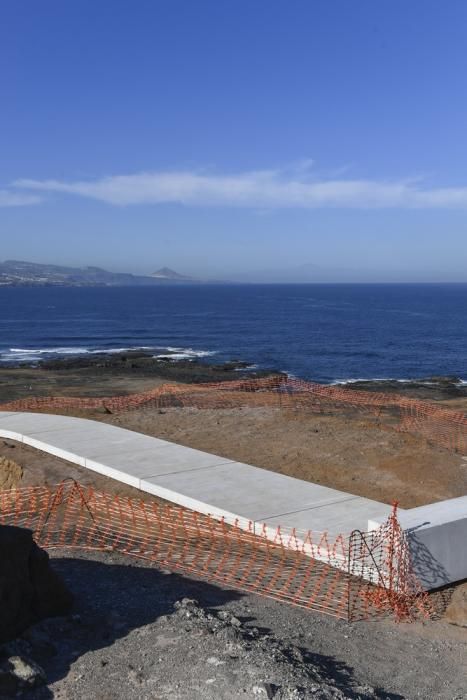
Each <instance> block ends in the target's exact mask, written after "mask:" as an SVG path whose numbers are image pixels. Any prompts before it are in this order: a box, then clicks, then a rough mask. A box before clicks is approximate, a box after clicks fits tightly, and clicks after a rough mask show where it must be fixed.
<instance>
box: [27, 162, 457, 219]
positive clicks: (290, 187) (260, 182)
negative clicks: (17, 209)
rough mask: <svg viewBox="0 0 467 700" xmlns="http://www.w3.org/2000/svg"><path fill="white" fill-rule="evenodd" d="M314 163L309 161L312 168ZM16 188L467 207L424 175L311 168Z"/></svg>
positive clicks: (124, 197) (166, 198)
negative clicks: (314, 173) (378, 175)
mask: <svg viewBox="0 0 467 700" xmlns="http://www.w3.org/2000/svg"><path fill="white" fill-rule="evenodd" d="M310 164H311V163H310V162H308V161H307V162H306V163H305V164H304V165H305V170H308V168H309V166H310ZM13 184H14V186H15V187H17V188H22V189H23V190H24V189H27V190H35V191H41V192H63V193H66V194H75V195H80V196H83V197H89V198H92V199H97V200H99V201H102V202H106V203H108V204H114V205H130V204H164V203H171V204H182V205H186V206H204V207H222V206H232V207H245V208H255V209H280V208H304V209H317V208H324V207H328V208H353V209H383V208H403V209H414V208H419V209H426V208H446V209H447V208H467V187H441V188H424V187H423V183H422V182H421V181H420V180H419V179H410V180H409V179H406V180H399V181H377V180H357V179H344V178H334V179H321V180H319V179H310V177H309V174H308V173H307V172H303V173H300V172H297V171H296V172H294V173H293V172H292V173H291V172H289V171H288V170H287V169H286V170H282V171H280V170H258V171H251V172H243V173H237V174H233V175H228V174H213V173H205V172H196V171H162V172H148V173H138V174H134V175H115V176H111V177H104V178H101V179H98V180H92V181H84V180H82V181H75V182H63V181H60V180H17V181H16V182H15V183H13Z"/></svg>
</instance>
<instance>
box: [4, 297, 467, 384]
mask: <svg viewBox="0 0 467 700" xmlns="http://www.w3.org/2000/svg"><path fill="white" fill-rule="evenodd" d="M128 348H146V349H148V350H150V351H151V352H153V353H154V355H164V353H166V352H172V353H174V355H173V356H174V357H175V359H177V358H187V357H188V358H190V357H193V358H206V361H216V362H221V361H223V360H227V359H240V360H245V361H248V362H249V363H251V365H254V366H257V367H259V368H264V367H268V368H275V369H277V370H283V371H287V372H289V373H291V374H292V375H294V376H296V377H302V378H306V379H311V380H316V381H319V382H325V383H331V382H335V381H349V380H355V379H386V378H391V379H411V378H425V377H429V376H433V375H454V376H456V377H459V378H460V379H461V380H463V381H464V382H465V381H467V284H452V285H448V284H413V285H409V284H395V285H386V284H381V285H369V284H368V285H356V284H340V285H337V284H336V285H330V284H326V285H324V284H323V285H199V286H195V285H189V286H172V285H170V286H160V287H138V288H131V287H126V288H122V287H120V288H66V287H64V288H54V287H44V288H19V287H17V288H8V287H4V288H0V362H2V363H4V364H8V363H12V362H14V363H18V362H34V361H36V360H37V361H38V360H40V359H43V358H50V357H57V356H71V355H78V354H86V353H96V352H99V351H107V352H117V351H118V350H121V349H128Z"/></svg>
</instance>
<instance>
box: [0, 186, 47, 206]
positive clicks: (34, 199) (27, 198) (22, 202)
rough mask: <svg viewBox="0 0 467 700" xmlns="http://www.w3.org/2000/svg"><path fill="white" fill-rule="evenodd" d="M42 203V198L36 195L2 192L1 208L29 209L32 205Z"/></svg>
mask: <svg viewBox="0 0 467 700" xmlns="http://www.w3.org/2000/svg"><path fill="white" fill-rule="evenodd" d="M41 201H42V197H39V196H38V195H35V194H24V193H23V192H11V191H10V190H0V207H27V206H30V205H31V204H39V202H41Z"/></svg>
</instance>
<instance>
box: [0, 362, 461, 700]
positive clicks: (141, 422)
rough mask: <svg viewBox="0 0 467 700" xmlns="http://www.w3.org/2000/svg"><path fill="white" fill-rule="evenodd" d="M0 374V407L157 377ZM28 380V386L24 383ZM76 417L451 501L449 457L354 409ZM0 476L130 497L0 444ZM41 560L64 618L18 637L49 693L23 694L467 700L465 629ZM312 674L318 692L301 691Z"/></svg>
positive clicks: (82, 561) (135, 568) (326, 479)
mask: <svg viewBox="0 0 467 700" xmlns="http://www.w3.org/2000/svg"><path fill="white" fill-rule="evenodd" d="M28 372H32V374H28ZM15 376H16V380H17V382H18V381H19V384H21V382H24V383H23V384H22V388H21V386H19V384H18V383H17V382H16V383H15V382H12V383H10V384H9V385H8V386H7V385H6V383H5V381H3V383H0V401H2V400H3V401H5V400H7V398H12V397H13V396H14V397H15V398H16V397H18V391H19V389H21V391H22V392H23V395H33V394H34V395H38V394H42V395H50V394H61V395H103V394H107V395H111V394H114V395H115V394H118V393H131V392H134V391H142V390H146V389H149V388H152V387H154V386H155V384H156V383H158V382H162V381H164V380H163V379H160V378H159V379H158V378H156V377H152V376H151V377H147V376H126V375H125V376H121V377H118V378H115V377H111V376H110V375H109V376H106V377H103V378H101V380H99V378H98V377H96V376H94V377H89V376H87V375H86V373H82V374H79V373H78V374H74V375H73V376H72V377H70V376H69V375H68V377H67V373H65V372H61V373H59V374H58V375H57V374H56V373H55V375H54V376H52V375H51V374H50V373H48V374H41V373H37V372H36V373H34V371H33V370H27V371H26V370H24V374H23V375H22V376H21V377H19V375H18V374H16V375H15ZM54 377H55V380H56V381H55V384H54V382H53V381H52V379H53V378H54ZM0 379H3V380H4V375H3V376H2V377H0ZM28 380H29V381H34V382H35V384H27V381H28ZM41 382H42V388H41V389H40V391H38V388H39V385H40V384H41ZM29 386H32V389H29ZM51 387H52V390H51ZM454 402H455V403H456V405H455V407H456V408H457V409H460V408H461V407H462V406H463V405H465V399H464V398H462V397H459V398H455V399H452V398H447V399H445V403H446V404H447V405H449V404H454ZM453 407H454V406H453ZM81 415H86V416H87V417H89V418H93V419H96V420H103V421H106V422H109V423H113V424H115V425H121V426H124V427H127V428H130V429H133V430H138V431H141V432H143V433H147V434H150V435H156V436H158V437H162V438H164V439H168V440H172V441H174V442H177V443H180V444H185V445H189V446H191V447H195V448H198V449H203V450H206V451H210V452H213V453H216V454H219V455H222V456H225V457H229V458H231V459H235V460H239V461H244V462H248V463H252V464H255V465H257V466H260V467H264V468H267V469H273V470H277V471H280V472H282V473H286V474H290V475H293V476H297V477H299V478H302V479H309V480H311V481H315V482H318V483H322V484H324V485H328V486H331V487H334V488H340V489H343V490H346V491H349V492H352V493H355V494H359V495H363V496H367V497H370V498H375V499H377V500H382V501H386V502H391V501H392V500H393V499H398V500H400V504H401V506H403V507H411V506H415V505H419V504H422V503H429V502H432V501H435V500H438V499H443V498H449V497H453V496H458V495H464V494H465V493H466V486H467V460H466V459H463V458H462V456H461V455H458V454H455V453H450V452H448V451H447V450H444V449H442V448H438V447H436V446H433V445H430V444H429V443H427V442H426V441H425V440H423V439H422V438H419V437H416V436H412V435H407V434H401V433H396V432H395V431H394V430H392V429H391V427H390V423H389V422H388V423H387V424H386V423H385V422H384V421H383V422H379V423H378V422H376V421H375V419H374V418H372V417H366V416H362V414H358V413H355V414H352V413H351V412H347V413H346V414H345V415H344V414H342V415H339V416H335V415H334V416H329V415H316V414H313V415H308V416H307V415H304V414H303V413H299V412H295V411H290V410H289V411H281V410H279V409H273V408H267V409H265V408H260V409H251V408H248V409H246V408H244V409H240V408H237V409H222V410H198V409H188V408H185V409H183V408H177V409H164V410H155V409H151V410H138V411H133V412H129V413H125V414H120V415H108V414H104V413H95V414H88V413H86V414H81ZM2 458H4V459H3V462H2ZM2 465H3V468H2ZM0 475H1V476H0V488H5V487H6V488H9V487H11V486H14V485H15V484H16V485H32V484H44V483H46V484H53V483H58V482H60V481H61V480H62V479H63V478H66V477H72V478H75V479H77V480H79V481H81V482H82V483H85V484H93V485H94V486H95V487H96V488H99V489H102V490H105V491H112V492H116V493H119V494H126V495H135V496H136V495H137V496H138V497H140V498H141V496H142V494H141V492H139V491H136V490H135V489H132V488H131V487H127V486H125V485H123V484H120V483H119V482H116V481H113V480H110V479H107V478H105V477H100V476H99V475H97V474H94V473H92V472H89V471H88V470H85V469H83V468H81V467H77V466H74V465H71V464H69V463H68V462H65V461H63V460H60V459H58V458H55V457H52V456H49V455H44V454H42V453H40V452H38V451H36V450H34V449H32V448H30V447H27V446H25V445H21V444H19V443H15V442H13V441H11V440H0ZM54 557H55V561H56V566H57V568H58V569H59V570H60V572H61V573H62V575H63V576H64V577H65V578H66V580H67V581H68V583H69V585H70V588H71V589H72V590H73V592H74V593H75V595H76V604H75V610H74V615H73V616H72V617H70V618H69V619H68V618H67V619H58V620H55V621H54V620H51V621H47V622H44V623H41V624H40V626H39V627H38V628H37V630H36V631H35V632H34V631H33V632H32V633H31V634H32V637H31V639H32V641H33V648H34V649H36V648H37V649H38V650H39V651H37V654H38V656H37V658H36V660H37V661H39V663H41V664H42V665H43V667H44V668H45V670H46V672H47V676H48V679H49V683H48V687H47V688H44V689H42V690H36V691H34V693H33V694H31V698H38V699H39V700H41V699H42V698H44V700H45V699H46V698H51V697H56V698H61V699H63V700H75V699H76V700H78V699H79V700H81V699H82V698H83V699H84V698H90V697H93V698H97V699H98V700H127V699H129V700H133V699H135V700H136V699H138V700H139V699H140V698H164V699H165V698H174V699H176V698H183V699H185V698H190V700H191V698H193V699H194V700H196V699H197V698H212V700H214V698H216V700H217V698H219V700H222V699H223V698H225V699H226V700H228V699H230V698H232V699H233V698H237V697H245V698H248V700H249V699H250V698H252V699H254V698H267V697H274V695H271V693H272V692H273V690H274V688H278V687H279V686H280V687H281V688H282V689H283V690H284V689H286V690H287V688H289V686H290V689H291V690H290V693H292V694H289V695H277V698H281V697H287V698H289V697H290V698H296V699H297V700H298V699H299V698H300V697H303V698H308V697H309V698H315V697H317V698H327V697H335V698H337V697H345V698H354V699H357V698H365V697H379V698H385V699H387V700H401V699H403V698H406V699H407V700H416V699H421V698H423V699H426V700H464V699H465V698H467V691H466V688H467V666H466V664H465V659H466V658H467V634H466V633H467V628H465V627H460V626H455V625H451V624H448V623H447V622H446V621H445V620H444V619H439V620H437V621H431V622H427V623H421V622H417V623H414V624H410V625H409V624H396V623H394V622H392V621H390V620H378V621H376V620H373V621H368V622H359V623H354V624H352V625H349V624H347V623H345V622H343V621H340V620H335V619H334V618H332V617H328V616H322V615H320V614H318V613H315V612H308V611H303V610H301V609H298V608H293V607H290V606H287V605H285V604H280V603H278V602H275V601H271V600H268V599H265V598H261V597H259V596H255V595H253V594H240V593H237V592H232V591H227V590H224V589H222V587H219V586H212V585H209V584H206V583H204V582H201V581H197V580H195V579H193V578H188V577H184V576H179V575H177V574H171V573H170V572H161V571H160V570H158V569H157V568H156V567H152V566H148V565H147V564H144V565H143V564H138V563H136V562H135V561H133V560H129V559H126V558H124V557H122V556H120V555H116V554H104V553H103V554H95V555H93V556H92V557H88V556H87V555H86V558H84V557H83V556H82V555H80V554H79V553H78V554H76V553H73V554H72V555H71V554H70V555H66V554H64V553H61V552H57V554H56V555H54ZM136 592H137V594H136V595H135V593H136ZM449 595H450V593H449V592H448V593H446V598H447V599H448V598H449ZM183 597H190V598H196V599H198V600H199V601H200V603H201V605H202V606H205V607H206V608H207V609H214V610H215V611H217V612H219V611H220V612H223V611H227V612H229V613H231V614H233V615H235V616H236V617H237V618H238V619H239V620H240V621H241V622H242V625H243V629H244V633H243V632H242V635H243V636H242V635H241V638H240V637H239V638H236V639H231V640H226V639H223V637H222V635H221V636H220V637H219V636H216V634H217V633H216V634H211V632H210V631H209V630H206V628H205V626H204V622H203V623H201V622H197V621H196V620H193V619H187V620H185V619H184V617H183V615H181V614H180V613H177V612H176V610H175V609H174V607H173V605H174V603H175V602H176V601H177V600H180V599H182V598H183ZM216 614H217V613H216ZM195 617H196V616H195ZM249 627H254V628H257V629H258V630H259V631H260V638H261V639H260V640H259V641H258V643H257V642H254V643H253V642H252V641H251V640H250V637H249V634H250V633H249V632H248V628H249ZM245 630H246V631H245ZM222 634H224V633H222ZM229 634H230V633H229ZM232 634H233V635H234V636H235V634H236V633H232ZM263 635H265V639H263ZM37 640H39V641H37ZM242 640H243V641H242ZM287 645H289V646H290V645H292V647H291V649H292V651H291V649H289V648H288V647H287ZM51 647H55V651H53V652H52V651H51ZM296 648H298V649H299V650H300V653H301V654H302V658H303V659H304V660H305V661H304V663H302V662H300V661H296V660H295V661H291V660H290V659H291V657H290V654H292V657H293V658H295V657H297V658H299V657H298V656H297V654H296V652H295V651H294V649H296ZM278 649H279V651H278ZM287 649H288V651H287ZM35 653H36V652H35ZM41 654H42V656H41ZM284 654H285V656H286V657H287V658H288V659H289V660H288V661H287V662H283V656H284ZM284 664H285V665H284ZM313 674H315V676H313ZM313 678H315V680H316V683H315V685H316V688H317V690H312V688H313V687H314V685H313V682H312V681H313ZM328 685H329V687H328ZM368 686H371V687H370V688H368ZM294 688H295V689H298V690H297V693H295V694H293V693H294V692H295V691H294ZM300 688H301V689H302V690H300ZM333 689H334V690H335V691H336V692H334V690H333ZM372 689H373V690H372ZM281 692H282V690H281ZM287 692H289V691H288V690H287ZM338 692H340V693H342V694H341V696H339V695H338ZM268 693H269V695H268ZM284 693H285V690H284ZM300 693H302V694H300ZM319 693H321V695H320V694H319ZM326 693H328V694H326ZM333 693H334V695H333ZM365 693H366V695H365ZM25 697H26V696H25Z"/></svg>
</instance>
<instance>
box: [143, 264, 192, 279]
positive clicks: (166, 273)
mask: <svg viewBox="0 0 467 700" xmlns="http://www.w3.org/2000/svg"><path fill="white" fill-rule="evenodd" d="M151 277H159V278H162V279H165V280H190V279H192V278H191V277H187V276H186V275H181V274H180V273H179V272H175V270H171V269H170V267H161V269H160V270H157V272H153V273H152V275H151Z"/></svg>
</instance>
